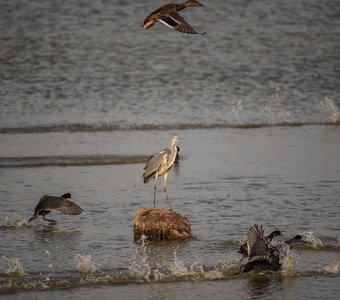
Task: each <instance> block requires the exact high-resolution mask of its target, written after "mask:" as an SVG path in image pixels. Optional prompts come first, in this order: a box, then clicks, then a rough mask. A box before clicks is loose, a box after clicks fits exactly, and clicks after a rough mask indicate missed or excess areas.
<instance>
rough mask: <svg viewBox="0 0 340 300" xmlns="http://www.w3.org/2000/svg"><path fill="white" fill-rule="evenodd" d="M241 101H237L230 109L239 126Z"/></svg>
mask: <svg viewBox="0 0 340 300" xmlns="http://www.w3.org/2000/svg"><path fill="white" fill-rule="evenodd" d="M242 109H243V107H242V100H241V99H239V100H238V101H237V103H236V104H234V105H233V106H232V107H231V113H232V114H233V115H234V116H235V117H236V119H237V121H238V123H239V124H241V123H242V122H241V118H240V112H241V111H242Z"/></svg>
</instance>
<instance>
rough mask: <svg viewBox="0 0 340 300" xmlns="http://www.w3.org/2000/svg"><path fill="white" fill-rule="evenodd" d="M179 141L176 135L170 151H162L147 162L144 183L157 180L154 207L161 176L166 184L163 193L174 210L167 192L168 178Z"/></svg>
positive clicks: (171, 142) (172, 139)
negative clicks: (158, 179)
mask: <svg viewBox="0 0 340 300" xmlns="http://www.w3.org/2000/svg"><path fill="white" fill-rule="evenodd" d="M177 141H178V137H177V136H176V135H174V136H173V137H172V138H171V141H170V145H171V147H170V149H163V150H162V151H160V152H158V153H155V154H154V155H152V156H151V157H150V158H149V160H148V161H147V162H146V165H145V167H144V170H145V172H144V174H143V178H144V183H147V182H149V181H150V180H151V178H155V185H154V197H153V205H154V207H155V206H156V190H157V178H158V177H160V176H164V183H163V191H164V193H165V197H166V200H167V201H168V203H169V206H170V209H171V210H172V206H171V203H170V201H169V198H168V194H167V192H166V179H167V177H168V172H169V171H170V169H171V167H172V166H173V164H174V162H175V159H176V156H177V152H178V148H177V147H176V143H177Z"/></svg>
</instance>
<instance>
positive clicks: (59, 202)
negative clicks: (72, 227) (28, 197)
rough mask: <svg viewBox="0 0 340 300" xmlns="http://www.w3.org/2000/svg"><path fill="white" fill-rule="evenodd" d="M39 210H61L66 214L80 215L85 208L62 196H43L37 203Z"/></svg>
mask: <svg viewBox="0 0 340 300" xmlns="http://www.w3.org/2000/svg"><path fill="white" fill-rule="evenodd" d="M37 208H38V209H39V211H52V210H54V211H60V212H62V213H63V214H66V215H79V214H80V213H81V212H82V211H83V210H82V208H80V207H79V206H78V205H77V204H76V203H74V202H73V201H70V200H68V199H65V198H62V197H55V196H47V195H45V196H43V198H41V199H40V201H39V204H38V205H37Z"/></svg>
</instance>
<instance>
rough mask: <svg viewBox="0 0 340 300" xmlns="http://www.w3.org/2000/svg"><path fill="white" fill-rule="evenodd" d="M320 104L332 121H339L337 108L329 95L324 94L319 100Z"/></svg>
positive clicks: (339, 114)
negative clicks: (321, 99)
mask: <svg viewBox="0 0 340 300" xmlns="http://www.w3.org/2000/svg"><path fill="white" fill-rule="evenodd" d="M320 106H321V107H322V109H323V110H324V112H325V114H326V116H327V117H328V119H329V120H330V121H331V122H332V123H337V122H338V121H340V111H339V108H338V106H337V105H336V104H335V103H334V101H333V100H332V99H331V98H330V97H327V96H326V97H325V98H324V99H323V101H322V102H321V104H320Z"/></svg>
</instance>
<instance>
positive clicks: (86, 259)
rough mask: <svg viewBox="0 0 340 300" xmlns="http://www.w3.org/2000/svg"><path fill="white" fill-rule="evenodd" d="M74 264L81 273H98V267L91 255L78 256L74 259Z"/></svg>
mask: <svg viewBox="0 0 340 300" xmlns="http://www.w3.org/2000/svg"><path fill="white" fill-rule="evenodd" d="M74 263H75V264H76V268H77V270H78V271H79V272H81V273H85V274H92V273H94V272H96V271H97V265H96V264H95V263H94V262H93V261H92V257H91V255H90V254H87V255H81V254H77V255H76V256H75V258H74Z"/></svg>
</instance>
